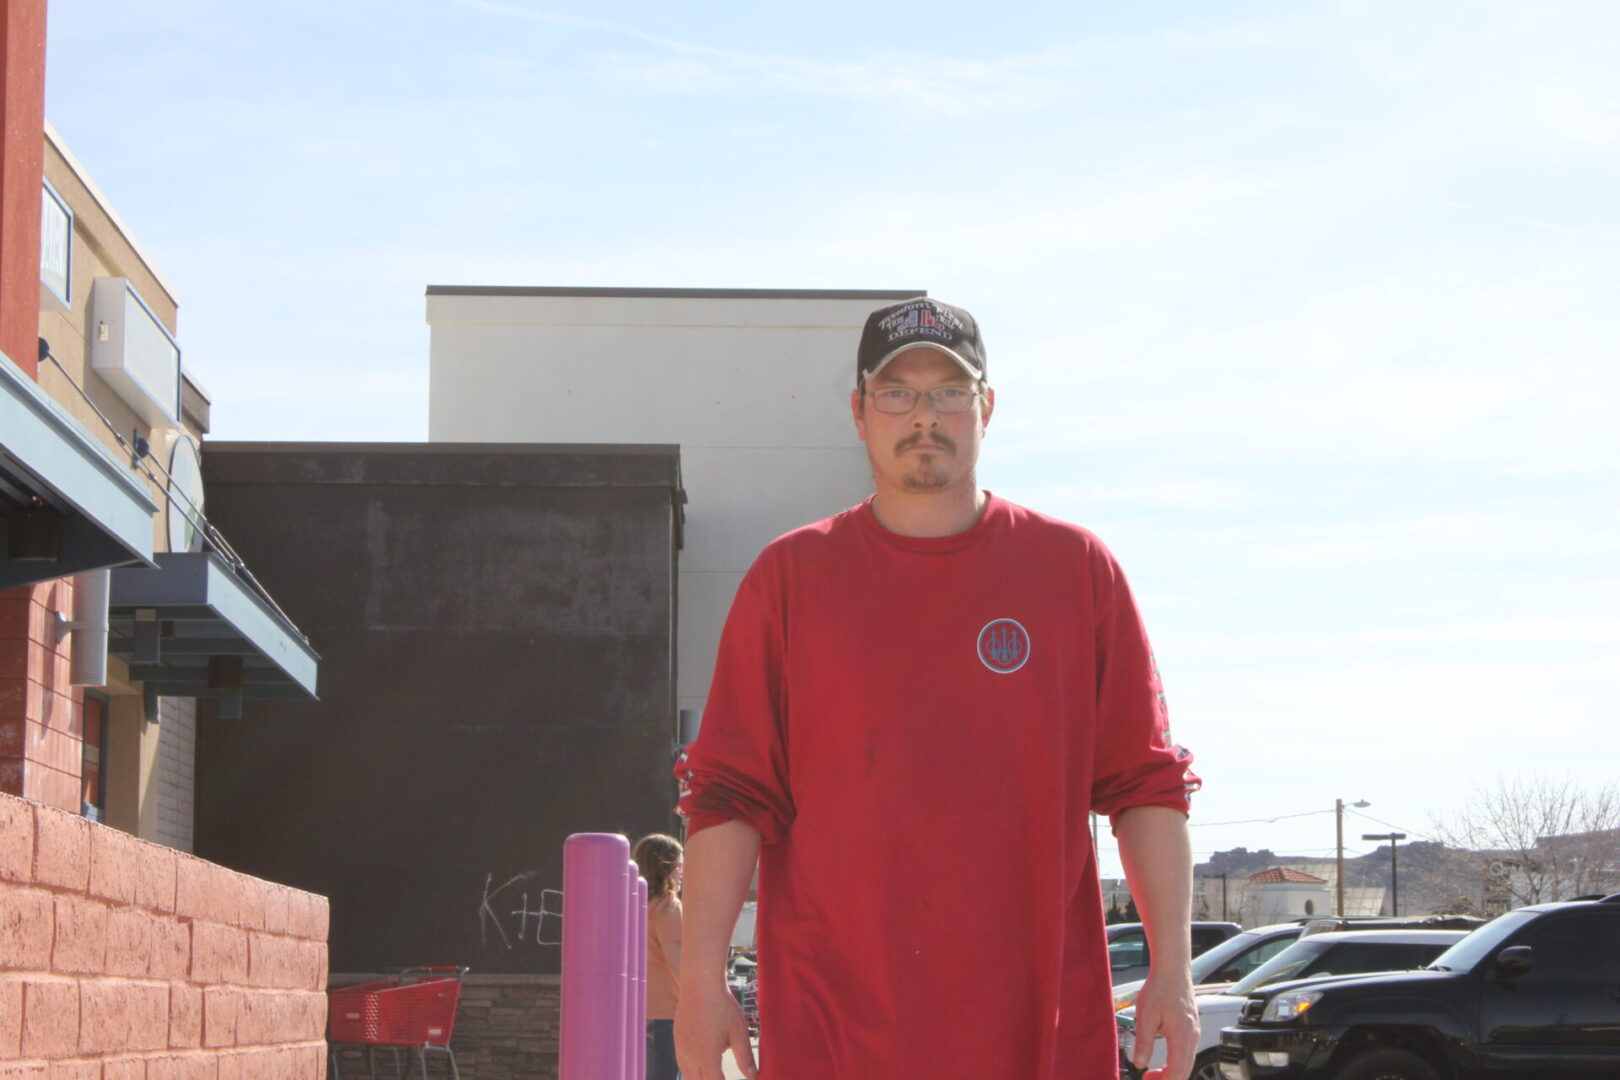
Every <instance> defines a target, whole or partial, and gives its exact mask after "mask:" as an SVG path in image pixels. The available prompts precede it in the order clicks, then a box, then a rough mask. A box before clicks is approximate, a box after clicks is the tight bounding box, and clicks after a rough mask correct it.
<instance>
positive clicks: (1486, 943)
mask: <svg viewBox="0 0 1620 1080" xmlns="http://www.w3.org/2000/svg"><path fill="white" fill-rule="evenodd" d="M1535 917H1536V913H1535V912H1533V911H1510V912H1508V913H1507V914H1506V915H1499V916H1497V917H1496V918H1494V919H1492V920H1491V921H1490V922H1488V923H1486V924H1485V925H1484V926H1482V927H1480V928H1479V929H1478V930H1475V931H1474V932H1473V933H1471V934H1469V935H1468V936H1467V937H1465V938H1463V939H1462V940H1461V941H1459V942H1457V944H1455V945H1453V946H1452V947H1451V948H1449V949H1447V950H1446V951H1445V952H1443V953H1441V954H1440V955H1439V956H1437V957H1435V958H1434V962H1433V963H1432V964H1430V965H1429V966H1430V967H1432V968H1438V969H1439V970H1441V971H1469V970H1471V969H1472V968H1473V967H1474V965H1475V964H1477V963H1479V962H1480V961H1481V960H1483V959H1484V958H1485V957H1486V955H1487V954H1488V953H1490V951H1491V950H1492V949H1494V948H1496V947H1497V946H1498V945H1500V944H1502V942H1504V941H1506V940H1507V939H1508V938H1510V937H1512V936H1513V935H1514V933H1516V932H1517V931H1518V929H1519V928H1520V927H1521V926H1523V925H1524V924H1525V923H1527V922H1531V921H1533V920H1534V919H1535Z"/></svg>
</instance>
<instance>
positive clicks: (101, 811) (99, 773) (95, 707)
mask: <svg viewBox="0 0 1620 1080" xmlns="http://www.w3.org/2000/svg"><path fill="white" fill-rule="evenodd" d="M83 776H84V816H85V817H87V818H89V819H90V820H91V821H103V820H105V819H106V816H107V699H106V698H105V697H104V696H102V695H101V694H98V693H96V692H95V691H93V690H86V691H85V692H84V771H83Z"/></svg>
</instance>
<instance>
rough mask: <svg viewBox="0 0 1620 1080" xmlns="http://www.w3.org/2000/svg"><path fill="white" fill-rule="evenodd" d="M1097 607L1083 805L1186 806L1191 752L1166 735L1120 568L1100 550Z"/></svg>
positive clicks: (1157, 688) (1191, 783)
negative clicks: (1091, 739)
mask: <svg viewBox="0 0 1620 1080" xmlns="http://www.w3.org/2000/svg"><path fill="white" fill-rule="evenodd" d="M1093 583H1094V587H1095V600H1096V609H1097V613H1098V615H1097V626H1096V647H1097V730H1096V744H1095V756H1094V758H1093V761H1094V763H1095V764H1094V769H1093V773H1092V789H1091V808H1092V809H1093V810H1095V811H1096V812H1097V813H1099V814H1107V815H1109V816H1110V817H1112V816H1113V815H1116V814H1118V813H1120V812H1121V811H1123V810H1128V809H1130V808H1131V807H1133V806H1165V807H1169V808H1171V809H1175V810H1180V811H1181V812H1182V813H1186V812H1187V811H1188V808H1189V797H1190V796H1191V795H1192V793H1193V792H1194V791H1197V790H1198V789H1199V788H1200V787H1201V786H1203V781H1202V780H1201V779H1199V777H1198V776H1197V774H1196V773H1194V772H1193V771H1192V762H1193V755H1192V752H1191V751H1190V750H1188V749H1187V748H1186V747H1183V746H1181V745H1179V744H1177V743H1176V742H1175V741H1174V740H1173V739H1172V738H1171V737H1170V715H1169V709H1168V707H1167V706H1166V704H1165V697H1164V686H1163V684H1162V682H1161V681H1160V678H1159V669H1158V665H1157V663H1155V661H1154V659H1153V650H1152V647H1151V646H1150V645H1149V643H1148V637H1147V631H1146V630H1145V628H1144V627H1143V625H1142V619H1141V616H1140V614H1139V613H1138V611H1137V608H1136V601H1135V599H1134V598H1133V597H1132V595H1131V590H1130V585H1129V584H1128V583H1127V582H1126V580H1125V575H1124V572H1123V571H1122V570H1121V569H1120V568H1119V564H1118V563H1116V562H1115V561H1114V559H1113V557H1112V556H1111V555H1109V554H1108V553H1107V552H1106V551H1102V552H1100V553H1099V556H1098V558H1097V560H1096V562H1095V563H1094V565H1093Z"/></svg>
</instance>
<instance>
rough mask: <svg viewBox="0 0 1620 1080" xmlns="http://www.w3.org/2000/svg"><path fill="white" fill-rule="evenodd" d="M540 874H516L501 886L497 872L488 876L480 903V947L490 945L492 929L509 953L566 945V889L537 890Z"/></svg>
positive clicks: (536, 872)
mask: <svg viewBox="0 0 1620 1080" xmlns="http://www.w3.org/2000/svg"><path fill="white" fill-rule="evenodd" d="M539 873H540V872H539V871H538V870H530V871H528V872H526V873H522V874H516V875H514V876H512V877H510V878H508V879H506V881H504V882H503V883H501V884H500V885H498V886H497V885H496V884H495V874H494V873H493V872H491V873H488V874H485V875H484V896H483V899H482V900H480V901H479V904H478V943H479V945H480V947H482V948H485V949H487V948H489V947H490V943H491V935H490V931H491V930H493V931H494V932H495V935H496V936H497V937H498V943H499V945H501V946H503V947H504V948H505V949H506V950H507V951H508V952H511V951H513V950H516V949H518V948H523V947H528V948H535V947H541V946H552V945H561V944H562V895H563V894H562V890H561V889H545V888H541V889H536V888H535V887H534V884H533V879H534V878H535V877H537V876H539ZM519 886H521V888H520V887H519ZM514 904H515V905H516V906H515V907H513V906H512V905H514Z"/></svg>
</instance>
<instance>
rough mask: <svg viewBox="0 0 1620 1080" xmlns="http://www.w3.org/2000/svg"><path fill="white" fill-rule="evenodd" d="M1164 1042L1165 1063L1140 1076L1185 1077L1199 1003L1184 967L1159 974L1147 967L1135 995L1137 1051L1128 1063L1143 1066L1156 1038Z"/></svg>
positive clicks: (1149, 1079) (1193, 1051) (1153, 1079)
mask: <svg viewBox="0 0 1620 1080" xmlns="http://www.w3.org/2000/svg"><path fill="white" fill-rule="evenodd" d="M1161 1037H1162V1038H1163V1039H1164V1042H1165V1050H1166V1056H1165V1060H1164V1065H1163V1066H1162V1067H1160V1068H1157V1069H1154V1070H1152V1071H1151V1072H1149V1073H1147V1074H1146V1075H1145V1076H1144V1077H1143V1078H1142V1080H1187V1075H1188V1074H1189V1073H1191V1072H1192V1066H1193V1058H1194V1057H1195V1056H1197V1053H1198V1006H1197V1004H1196V1003H1195V1002H1194V1001H1193V988H1192V979H1191V977H1190V976H1189V975H1188V974H1187V972H1186V971H1185V970H1181V971H1167V972H1165V973H1163V974H1162V975H1161V974H1160V973H1159V972H1156V971H1153V970H1152V969H1149V971H1148V977H1147V981H1146V982H1144V983H1143V984H1142V990H1141V992H1140V993H1138V994H1137V995H1136V1053H1135V1054H1134V1055H1133V1056H1132V1061H1131V1064H1133V1065H1135V1066H1136V1067H1137V1068H1138V1069H1146V1068H1147V1064H1148V1061H1149V1060H1150V1059H1151V1058H1152V1056H1153V1043H1154V1040H1155V1039H1157V1038H1161Z"/></svg>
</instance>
